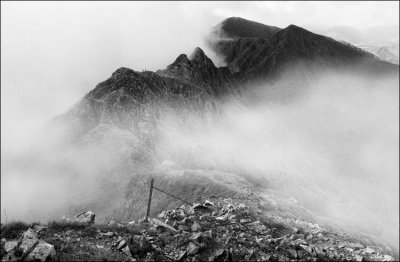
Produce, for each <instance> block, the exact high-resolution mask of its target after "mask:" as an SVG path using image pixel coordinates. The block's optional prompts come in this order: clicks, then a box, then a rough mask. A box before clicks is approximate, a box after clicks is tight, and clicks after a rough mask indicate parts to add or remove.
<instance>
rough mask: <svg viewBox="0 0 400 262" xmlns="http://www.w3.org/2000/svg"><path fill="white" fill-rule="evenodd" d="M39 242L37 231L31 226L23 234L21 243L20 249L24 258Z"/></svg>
mask: <svg viewBox="0 0 400 262" xmlns="http://www.w3.org/2000/svg"><path fill="white" fill-rule="evenodd" d="M38 243H39V239H38V238H37V235H36V233H35V232H34V231H33V230H32V229H31V228H29V229H28V230H27V231H25V232H24V233H23V234H22V239H21V244H20V245H19V250H21V252H22V254H23V255H22V258H25V257H26V256H27V255H29V253H30V252H31V251H32V250H33V249H34V248H35V247H36V245H37V244H38Z"/></svg>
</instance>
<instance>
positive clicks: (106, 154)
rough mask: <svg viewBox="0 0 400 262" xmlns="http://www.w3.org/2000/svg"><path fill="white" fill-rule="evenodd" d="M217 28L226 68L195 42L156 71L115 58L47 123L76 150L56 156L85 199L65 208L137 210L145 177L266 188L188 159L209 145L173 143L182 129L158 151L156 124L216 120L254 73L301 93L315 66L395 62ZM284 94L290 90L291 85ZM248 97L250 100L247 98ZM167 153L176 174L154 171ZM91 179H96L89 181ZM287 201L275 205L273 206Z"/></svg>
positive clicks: (368, 67)
mask: <svg viewBox="0 0 400 262" xmlns="http://www.w3.org/2000/svg"><path fill="white" fill-rule="evenodd" d="M216 28H217V30H220V31H219V33H220V34H218V33H216V32H214V34H213V36H214V37H217V38H216V39H214V41H212V45H213V47H214V48H215V50H216V52H217V54H218V55H221V56H223V57H224V58H225V60H226V62H227V66H226V67H219V68H218V67H216V66H215V65H214V63H213V62H212V60H211V59H209V58H208V57H207V55H206V54H205V53H204V51H203V50H201V49H200V48H196V49H195V50H194V52H193V53H192V54H191V55H189V56H188V55H185V54H181V55H179V56H178V57H177V58H176V59H175V61H174V62H173V63H171V64H170V65H168V66H167V67H166V68H165V69H161V70H158V71H156V72H149V71H143V72H138V71H134V70H132V69H128V68H123V67H122V68H119V69H117V70H116V71H115V72H114V73H113V74H112V75H111V77H109V78H108V79H106V80H105V81H103V82H101V83H99V84H98V85H97V86H96V87H95V88H94V89H93V90H91V91H90V92H89V93H88V94H87V95H86V96H85V97H83V98H82V100H81V101H79V103H77V104H76V105H75V106H74V107H73V108H71V110H69V111H68V112H67V113H66V114H64V115H61V116H59V117H57V118H56V119H54V121H53V122H52V123H51V124H50V125H60V126H61V129H62V130H63V131H62V132H61V133H62V138H61V139H63V140H64V146H65V148H61V150H59V151H57V152H59V153H60V154H62V153H64V152H69V147H72V148H73V150H74V151H73V152H75V153H76V155H77V156H74V157H75V158H78V159H79V161H81V162H82V165H76V166H73V167H70V166H68V165H66V164H65V162H66V163H70V162H73V161H75V160H76V159H75V158H74V159H73V160H71V161H70V162H68V161H66V160H65V159H67V160H69V158H68V157H70V156H69V155H65V156H64V155H62V156H61V157H60V165H61V166H62V168H64V169H67V170H68V172H70V173H71V174H72V175H71V177H72V178H73V179H75V178H76V177H77V176H78V177H79V176H81V177H85V180H82V181H84V182H82V183H79V182H81V181H80V180H79V182H77V184H79V185H78V186H76V187H71V188H75V189H76V191H77V192H78V194H79V192H83V193H84V194H83V193H82V196H81V197H82V199H83V200H85V201H81V202H84V204H82V203H79V201H77V203H76V204H75V202H74V204H73V210H80V209H86V208H90V207H91V208H92V209H93V207H96V208H97V210H95V212H96V213H98V214H99V217H101V218H105V217H112V216H114V218H118V219H121V220H125V221H128V220H130V219H137V218H138V217H141V216H143V214H144V210H145V209H144V207H145V205H146V197H143V196H144V195H146V194H147V191H146V190H147V184H148V178H149V177H150V176H154V177H157V179H158V180H157V181H159V182H160V183H161V185H163V186H164V188H166V189H168V190H169V191H175V192H176V193H177V194H179V196H180V197H182V198H184V199H188V200H190V201H194V200H195V198H196V197H201V196H202V195H203V194H210V195H212V194H220V193H221V194H224V195H225V194H226V195H225V196H237V195H238V191H241V190H242V189H243V190H244V189H246V190H247V189H248V188H250V190H249V191H252V190H254V191H255V189H256V188H257V185H262V186H265V187H266V186H267V185H268V183H267V182H266V181H262V182H263V183H261V182H260V181H257V180H255V179H254V177H251V176H250V175H248V174H247V173H246V168H243V170H240V172H242V171H243V172H242V173H240V174H230V175H229V176H230V177H231V178H233V179H234V181H226V180H224V177H225V175H226V174H228V173H229V172H230V170H215V171H211V169H212V168H214V166H212V167H209V166H200V167H199V166H194V167H193V166H190V163H192V162H196V161H197V164H198V165H200V163H198V162H199V159H192V158H193V156H192V155H191V154H190V153H191V152H194V151H195V152H202V153H201V155H205V156H207V154H208V153H209V152H207V151H201V150H202V148H200V149H199V148H194V149H191V150H188V152H175V151H173V150H179V149H180V147H179V145H180V143H185V142H187V141H185V140H184V138H182V137H180V136H176V137H172V139H171V138H170V137H167V139H168V140H169V141H168V142H170V144H172V147H173V148H172V149H171V150H170V151H167V153H166V152H164V151H163V150H162V146H163V144H162V143H161V142H162V141H163V139H164V140H165V139H166V138H165V137H163V131H164V130H165V129H166V128H167V127H171V125H172V126H173V127H175V128H176V129H185V128H187V129H189V131H193V130H194V131H197V130H206V129H200V128H197V127H207V125H208V124H209V123H213V122H217V121H218V120H219V119H218V116H219V114H220V113H221V112H222V111H223V110H224V103H225V102H226V101H230V99H229V98H232V97H233V98H236V99H237V101H240V102H243V101H246V102H247V100H246V98H247V96H249V94H251V91H252V90H251V85H249V84H252V83H254V82H258V83H262V84H263V86H266V88H269V85H270V84H271V83H272V82H273V81H277V80H282V79H286V78H284V76H285V75H286V76H290V80H292V81H293V85H292V86H293V87H294V88H295V89H296V90H297V91H298V92H299V93H300V92H301V91H304V90H305V89H306V87H307V85H306V83H307V81H313V78H315V77H316V76H317V75H318V73H319V72H321V71H322V70H325V71H329V70H332V71H335V70H343V69H344V70H345V69H348V68H350V67H351V68H352V69H353V70H354V71H352V72H360V73H363V74H367V75H369V76H368V77H371V78H374V77H375V76H378V75H379V76H382V75H385V74H391V73H398V69H399V67H398V66H397V65H393V64H390V63H387V62H383V61H380V60H379V59H377V58H376V57H375V56H373V55H371V54H369V53H368V52H365V51H363V50H361V49H359V48H356V47H353V46H351V45H348V44H345V43H341V42H338V41H335V40H333V39H331V38H328V37H325V36H322V35H318V34H314V33H312V32H310V31H307V30H306V29H303V28H300V27H298V26H295V25H290V26H288V27H286V28H284V29H280V28H277V27H270V26H265V25H262V24H259V23H255V22H251V21H248V20H244V19H241V18H230V19H227V20H225V21H224V22H223V23H222V24H220V25H219V26H217V27H216ZM279 88H282V89H283V88H285V87H280V86H279ZM278 93H282V90H281V89H279V90H278ZM288 93H289V94H290V95H293V96H296V95H297V94H298V93H296V91H294V90H289V91H288ZM252 96H254V97H257V98H260V101H261V102H260V103H266V99H264V97H262V95H261V94H260V93H257V92H255V93H254V94H252ZM267 98H270V97H267ZM253 101H254V100H251V102H250V103H248V104H251V105H254V103H252V102H253ZM244 104H245V103H244ZM250 120H251V119H250ZM244 122H246V121H244ZM240 124H242V125H246V124H247V125H248V124H249V123H240ZM188 127H190V128H188ZM252 127H253V125H250V128H249V130H248V132H252V130H251V129H252ZM57 132H58V129H57ZM231 132H236V130H231ZM179 134H180V133H179ZM204 135H207V133H206V134H204ZM219 135H220V136H221V137H223V136H224V135H225V134H219ZM47 138H48V137H46V139H47ZM170 140H173V141H172V142H171V141H170ZM45 142H47V140H46V141H45ZM189 142H190V141H189ZM216 143H217V144H218V141H216ZM189 144H190V143H189ZM67 149H68V150H67ZM196 150H198V151H196ZM228 151H229V147H228V149H227V152H228ZM193 155H194V156H196V154H193ZM191 157H192V158H191ZM210 157H212V156H210ZM243 157H244V158H246V157H251V156H246V155H244V156H243ZM165 159H169V160H172V161H174V162H176V163H177V164H178V165H182V166H183V167H182V170H180V171H179V172H178V173H179V175H177V176H175V175H173V176H168V171H166V170H163V172H156V171H155V168H156V167H157V166H159V165H160V163H162V162H163V161H164V160H165ZM65 166H68V168H65ZM88 166H89V167H90V168H88ZM236 171H237V170H236ZM237 172H239V171H237ZM64 173H66V172H64ZM244 174H246V176H245V175H244ZM86 177H89V178H88V179H86ZM252 179H253V180H252ZM191 180H193V181H196V183H193V181H191ZM243 180H244V181H243ZM87 181H89V182H87ZM99 181H101V183H102V184H101V186H95V185H96V184H98V183H100V182H99ZM75 182H76V181H75ZM72 184H73V183H72ZM87 185H90V187H88V186H87ZM232 185H233V186H232ZM235 185H240V186H235ZM110 188H112V190H110V191H109V190H108V189H110ZM196 188H199V190H198V191H196ZM74 193H75V192H74ZM71 195H72V193H71ZM83 195H84V196H85V198H84V197H83ZM98 196H100V197H98ZM241 197H243V196H241ZM78 199H79V196H78ZM87 199H88V200H87ZM86 200H87V201H86ZM176 204H177V203H176V202H173V201H172V200H171V199H170V198H160V199H159V200H157V201H156V202H155V203H154V210H153V212H158V211H160V210H162V209H164V208H168V207H171V206H173V205H176ZM285 208H286V206H282V207H281V208H280V210H279V211H282V210H283V209H285ZM278 209H279V208H278ZM282 212H286V211H282ZM290 212H291V213H292V214H294V213H295V211H293V210H291V211H290ZM301 214H302V215H306V214H307V212H301Z"/></svg>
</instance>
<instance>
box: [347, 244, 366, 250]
mask: <svg viewBox="0 0 400 262" xmlns="http://www.w3.org/2000/svg"><path fill="white" fill-rule="evenodd" d="M347 246H348V247H350V248H352V249H353V250H359V249H363V248H364V246H363V245H362V244H360V243H348V244H347Z"/></svg>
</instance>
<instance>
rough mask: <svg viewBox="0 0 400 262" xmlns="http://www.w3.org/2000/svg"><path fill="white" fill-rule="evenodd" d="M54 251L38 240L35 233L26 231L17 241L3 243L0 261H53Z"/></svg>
mask: <svg viewBox="0 0 400 262" xmlns="http://www.w3.org/2000/svg"><path fill="white" fill-rule="evenodd" d="M55 259H56V251H55V249H54V246H53V245H50V244H49V243H47V242H45V241H43V240H40V239H39V238H38V235H37V232H36V231H35V230H33V229H28V230H27V231H26V232H24V233H23V234H22V236H21V238H20V239H19V240H10V241H7V240H5V242H4V243H3V240H2V261H55Z"/></svg>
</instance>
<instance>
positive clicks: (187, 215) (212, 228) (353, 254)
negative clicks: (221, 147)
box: [1, 197, 398, 261]
mask: <svg viewBox="0 0 400 262" xmlns="http://www.w3.org/2000/svg"><path fill="white" fill-rule="evenodd" d="M94 217H95V216H94V214H93V213H91V212H86V213H83V214H80V215H79V216H77V217H75V218H74V219H67V218H63V220H62V221H58V222H57V221H56V222H51V223H49V224H48V225H46V226H43V225H31V228H29V229H28V230H25V231H24V230H23V228H22V227H19V228H14V230H11V228H10V227H11V225H7V224H6V225H2V229H1V231H2V239H1V257H2V261H17V260H20V261H395V260H398V258H395V257H393V254H391V253H390V250H388V249H386V248H385V247H380V246H375V245H373V243H372V242H368V240H366V239H363V240H360V239H357V238H355V237H352V236H350V235H347V234H342V233H338V232H333V231H332V230H328V229H326V228H323V227H321V226H319V225H318V224H313V223H310V222H307V221H304V220H300V219H284V218H282V217H279V216H276V215H273V216H267V215H266V210H262V209H259V208H257V206H255V205H252V202H250V201H246V200H244V199H241V200H240V201H239V200H235V199H231V198H221V197H210V198H208V199H203V200H202V201H200V202H199V203H197V204H194V205H193V206H189V205H183V206H181V207H178V208H176V209H174V210H165V211H163V212H161V214H159V215H158V218H149V219H147V220H146V219H142V220H140V221H138V222H135V221H132V222H130V223H128V224H122V223H118V222H116V221H110V223H109V224H108V225H97V224H94V223H93V222H94ZM18 230H19V231H20V232H19V231H18Z"/></svg>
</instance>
